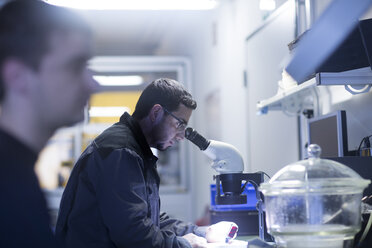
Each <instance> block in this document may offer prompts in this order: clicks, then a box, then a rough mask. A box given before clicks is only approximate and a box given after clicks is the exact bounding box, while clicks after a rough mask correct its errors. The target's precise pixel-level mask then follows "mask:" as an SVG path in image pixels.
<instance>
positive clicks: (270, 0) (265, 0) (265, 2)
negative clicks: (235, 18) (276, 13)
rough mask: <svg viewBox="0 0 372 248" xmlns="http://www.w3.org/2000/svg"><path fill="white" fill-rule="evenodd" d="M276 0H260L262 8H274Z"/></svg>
mask: <svg viewBox="0 0 372 248" xmlns="http://www.w3.org/2000/svg"><path fill="white" fill-rule="evenodd" d="M275 7H276V4H275V0H260V10H274V9H275Z"/></svg>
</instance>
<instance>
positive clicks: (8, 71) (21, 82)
mask: <svg viewBox="0 0 372 248" xmlns="http://www.w3.org/2000/svg"><path fill="white" fill-rule="evenodd" d="M1 70H2V75H3V80H4V84H5V87H6V88H7V90H13V91H16V92H19V93H24V92H26V91H27V90H28V86H29V82H28V81H29V72H30V68H29V67H28V66H26V65H25V64H24V63H23V62H21V61H20V60H18V59H15V58H9V59H7V60H5V61H4V63H3V66H2V68H1Z"/></svg>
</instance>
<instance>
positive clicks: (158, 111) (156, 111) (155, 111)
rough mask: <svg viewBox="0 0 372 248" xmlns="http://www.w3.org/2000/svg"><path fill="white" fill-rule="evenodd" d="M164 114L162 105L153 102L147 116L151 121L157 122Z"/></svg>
mask: <svg viewBox="0 0 372 248" xmlns="http://www.w3.org/2000/svg"><path fill="white" fill-rule="evenodd" d="M163 115H164V110H163V107H162V106H161V105H160V104H155V105H154V106H152V108H151V110H150V113H149V117H150V120H151V122H152V123H157V122H159V121H160V120H161V119H162V118H163Z"/></svg>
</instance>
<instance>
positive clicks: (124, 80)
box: [93, 75, 143, 86]
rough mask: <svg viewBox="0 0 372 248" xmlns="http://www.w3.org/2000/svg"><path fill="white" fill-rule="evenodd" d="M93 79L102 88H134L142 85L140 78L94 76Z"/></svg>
mask: <svg viewBox="0 0 372 248" xmlns="http://www.w3.org/2000/svg"><path fill="white" fill-rule="evenodd" d="M93 78H94V80H96V81H97V82H98V83H99V84H100V85H102V86H136V85H140V84H142V83H143V78H142V77H141V76H102V75H94V76H93Z"/></svg>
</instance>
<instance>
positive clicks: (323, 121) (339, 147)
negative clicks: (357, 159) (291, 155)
mask: <svg viewBox="0 0 372 248" xmlns="http://www.w3.org/2000/svg"><path fill="white" fill-rule="evenodd" d="M308 138H309V139H308V141H309V144H318V145H319V146H320V147H321V148H322V153H321V157H322V158H328V157H343V156H346V155H347V154H348V143H347V128H346V112H345V111H344V110H339V111H336V112H333V113H330V114H326V115H322V116H318V117H314V118H311V119H309V120H308Z"/></svg>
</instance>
